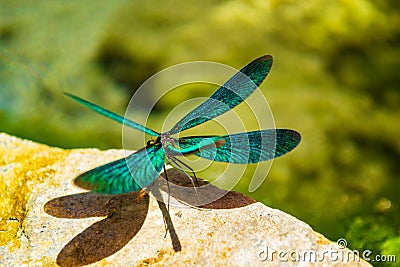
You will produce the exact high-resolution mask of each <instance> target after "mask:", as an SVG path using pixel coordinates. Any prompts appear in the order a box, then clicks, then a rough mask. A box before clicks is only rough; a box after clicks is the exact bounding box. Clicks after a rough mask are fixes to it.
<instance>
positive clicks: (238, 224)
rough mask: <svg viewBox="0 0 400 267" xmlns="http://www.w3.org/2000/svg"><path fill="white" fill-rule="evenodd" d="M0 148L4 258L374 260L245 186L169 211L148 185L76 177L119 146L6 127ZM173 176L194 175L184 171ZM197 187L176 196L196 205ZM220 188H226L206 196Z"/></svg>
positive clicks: (247, 262)
mask: <svg viewBox="0 0 400 267" xmlns="http://www.w3.org/2000/svg"><path fill="white" fill-rule="evenodd" d="M0 153H1V154H0V175H1V176H0V178H1V180H0V184H1V190H2V191H1V197H2V200H4V202H3V201H2V203H1V205H2V206H1V216H2V221H1V227H2V228H1V232H0V233H1V237H2V242H3V244H2V246H0V266H56V263H58V264H59V265H61V266H82V265H87V264H91V266H142V265H153V266H165V265H167V266H276V265H279V266H293V265H301V266H321V265H323V266H342V265H348V266H370V265H369V264H368V263H367V262H365V261H363V260H358V258H356V261H353V254H352V253H350V251H349V250H347V249H342V248H339V247H338V245H337V244H336V243H334V242H331V241H329V240H327V239H326V238H325V237H323V236H322V235H321V234H319V233H316V232H314V231H313V230H312V229H311V227H310V226H308V225H307V224H305V223H304V222H301V221H299V220H297V219H296V218H294V217H292V216H290V215H288V214H285V213H284V212H282V211H279V210H276V209H271V208H269V207H267V206H265V205H263V204H261V203H256V202H254V201H253V200H252V199H250V198H248V197H246V196H244V195H241V194H239V193H228V194H227V195H225V196H224V197H222V198H221V199H219V200H217V201H215V202H212V203H209V204H208V205H205V206H204V207H202V208H201V209H200V208H193V207H189V206H187V205H182V204H179V202H176V201H175V199H174V198H172V200H171V205H170V209H169V213H168V212H167V207H166V205H165V204H164V203H163V202H157V200H156V199H155V198H154V197H152V196H149V195H148V194H146V193H145V192H144V191H140V192H136V193H131V194H125V195H114V196H110V195H98V194H93V193H88V192H85V191H84V190H81V189H80V188H78V187H76V186H74V185H73V183H72V180H73V178H75V177H76V176H77V175H78V174H79V173H81V172H83V171H86V170H89V169H91V168H93V167H96V166H98V165H100V164H104V163H106V162H110V161H112V160H115V159H118V158H121V157H122V156H124V152H123V151H120V150H109V151H104V152H101V151H98V150H96V149H82V150H62V149H57V148H50V147H47V146H44V145H39V144H36V143H34V142H29V141H25V140H21V139H18V138H15V137H11V136H8V135H6V134H0ZM168 174H169V178H170V180H171V181H173V182H174V183H178V184H179V183H180V184H182V185H183V184H185V183H187V181H184V180H185V179H187V178H186V177H185V176H184V175H182V174H180V173H179V172H176V171H174V170H168ZM163 181H164V180H162V179H160V180H159V181H158V182H159V183H162V182H163ZM201 184H203V183H201ZM165 188H166V187H165V184H162V187H161V189H162V190H165ZM189 190H191V191H190V192H194V190H193V189H192V188H189ZM198 191H199V192H198V193H197V195H196V194H194V193H185V194H180V192H178V191H174V190H171V194H172V196H174V197H175V198H178V199H180V201H184V202H186V203H189V204H194V203H195V202H196V200H198V199H199V198H201V196H202V192H200V191H201V190H198ZM215 192H222V191H221V190H219V189H216V188H212V189H210V190H209V192H206V194H204V196H206V195H207V196H208V194H214V193H215ZM158 193H159V194H160V195H161V196H162V197H163V198H164V199H166V193H165V192H164V191H161V193H160V192H158ZM155 194H157V191H155ZM199 195H200V197H199ZM163 216H164V217H163ZM14 218H15V219H14ZM163 218H165V221H166V225H167V226H168V229H169V231H168V234H167V236H166V237H164V235H165V227H164V225H165V224H164V219H163ZM332 253H333V254H332ZM301 255H302V256H304V255H305V256H306V258H301V259H297V260H296V259H295V258H296V256H297V257H299V256H301ZM347 255H350V256H351V257H350V261H348V259H347ZM310 257H311V261H310Z"/></svg>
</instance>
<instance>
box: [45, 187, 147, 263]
mask: <svg viewBox="0 0 400 267" xmlns="http://www.w3.org/2000/svg"><path fill="white" fill-rule="evenodd" d="M148 207H149V196H148V195H147V194H146V193H144V192H143V191H140V192H134V193H130V194H124V195H99V194H94V193H82V194H75V195H69V196H64V197H60V198H56V199H52V200H50V201H49V202H47V203H46V204H45V206H44V210H45V212H46V213H48V214H50V215H52V216H55V217H58V218H71V219H77V218H88V217H98V216H107V217H106V218H105V219H103V220H101V221H99V222H96V223H94V224H92V225H91V226H90V227H89V228H87V229H85V230H84V231H83V232H81V233H80V234H78V235H77V236H75V237H74V238H73V239H72V240H71V241H70V242H68V244H66V245H65V246H64V247H63V249H62V250H61V251H60V253H59V254H58V256H57V264H58V265H60V266H84V265H87V264H90V263H93V262H96V261H99V260H101V259H103V258H106V257H108V256H110V255H112V254H114V253H116V252H117V251H119V250H120V249H121V248H123V247H124V246H125V245H126V244H127V243H128V242H129V241H130V240H131V239H132V238H133V237H134V236H135V235H136V234H137V233H138V232H139V230H140V228H141V227H142V225H143V223H144V221H145V219H146V216H147V212H148Z"/></svg>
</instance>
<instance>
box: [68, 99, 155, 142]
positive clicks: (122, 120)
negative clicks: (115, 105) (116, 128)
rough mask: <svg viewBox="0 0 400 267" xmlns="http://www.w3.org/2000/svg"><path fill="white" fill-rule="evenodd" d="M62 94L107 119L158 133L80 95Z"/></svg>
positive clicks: (151, 133)
mask: <svg viewBox="0 0 400 267" xmlns="http://www.w3.org/2000/svg"><path fill="white" fill-rule="evenodd" d="M64 94H65V95H66V96H68V97H70V98H72V99H73V100H75V101H76V102H78V103H80V104H82V105H84V106H85V107H88V108H90V109H91V110H94V111H96V112H97V113H100V114H101V115H103V116H105V117H107V118H109V119H112V120H114V121H117V122H119V123H122V124H124V125H126V126H128V127H131V128H133V129H136V130H139V131H142V132H144V133H146V134H149V135H151V136H159V135H160V134H159V133H157V132H155V131H153V130H151V129H149V128H147V127H145V126H143V125H141V124H139V123H136V122H134V121H131V120H129V119H127V118H125V117H122V116H120V115H118V114H116V113H114V112H111V111H109V110H107V109H105V108H102V107H100V106H98V105H96V104H93V103H91V102H89V101H87V100H84V99H82V98H80V97H77V96H75V95H73V94H70V93H67V92H64Z"/></svg>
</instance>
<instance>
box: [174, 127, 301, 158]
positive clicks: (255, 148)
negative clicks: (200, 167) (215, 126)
mask: <svg viewBox="0 0 400 267" xmlns="http://www.w3.org/2000/svg"><path fill="white" fill-rule="evenodd" d="M210 138H213V137H212V136H201V137H200V136H199V137H184V138H180V139H179V147H180V148H181V149H182V150H185V149H188V148H190V147H195V146H198V144H199V143H201V142H202V140H204V139H210ZM218 140H224V142H221V141H218V142H219V143H220V144H221V145H219V146H214V147H206V148H204V149H200V150H199V151H197V152H196V153H195V155H197V156H199V157H202V158H206V159H209V160H213V161H219V162H230V163H238V164H248V163H257V162H260V161H265V160H270V159H273V158H277V157H280V156H282V155H284V154H286V153H288V152H290V151H291V150H292V149H294V148H295V147H296V146H297V145H298V144H299V143H300V140H301V136H300V134H299V133H298V132H296V131H293V130H288V129H269V130H263V131H254V132H247V133H238V134H232V135H224V136H221V137H220V139H218Z"/></svg>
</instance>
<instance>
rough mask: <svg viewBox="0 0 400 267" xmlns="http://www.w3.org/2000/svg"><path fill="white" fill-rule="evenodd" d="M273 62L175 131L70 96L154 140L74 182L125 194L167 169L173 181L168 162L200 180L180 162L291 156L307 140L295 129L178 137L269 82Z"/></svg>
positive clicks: (239, 78) (248, 73)
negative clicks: (156, 128)
mask: <svg viewBox="0 0 400 267" xmlns="http://www.w3.org/2000/svg"><path fill="white" fill-rule="evenodd" d="M272 62H273V59H272V56H270V55H264V56H261V57H259V58H257V59H255V60H254V61H252V62H250V63H249V64H248V65H246V66H245V67H243V68H242V69H241V70H240V71H238V72H237V73H235V74H234V75H233V76H232V77H231V78H230V79H229V80H228V81H227V82H225V83H224V84H223V85H222V86H221V87H219V88H218V89H217V90H216V91H215V92H214V93H213V94H212V95H211V96H210V97H209V98H208V99H207V100H205V101H204V102H203V103H201V104H200V105H198V106H197V107H196V108H194V109H193V110H192V111H190V112H189V113H188V114H187V115H186V116H184V117H183V118H182V119H181V120H179V121H178V122H177V123H176V124H175V125H174V126H173V127H172V128H171V130H169V131H167V132H163V133H158V132H156V131H154V130H152V129H149V128H147V127H145V126H143V125H141V124H139V123H136V122H134V121H132V120H130V119H128V118H126V117H124V116H120V115H118V114H116V113H114V112H111V111H109V110H107V109H105V108H102V107H100V106H98V105H96V104H93V103H91V102H89V101H87V100H84V99H82V98H80V97H77V96H75V95H73V94H71V93H68V92H65V94H66V95H67V96H68V97H70V98H72V99H73V100H75V101H77V102H78V103H80V104H82V105H84V106H86V107H88V108H90V109H92V110H93V111H95V112H97V113H99V114H101V115H103V116H105V117H108V118H110V119H112V120H114V121H117V122H119V123H121V124H123V125H125V126H128V127H130V128H133V129H136V130H139V131H142V132H144V133H145V134H148V135H150V136H151V137H152V139H151V140H149V141H148V142H147V144H146V146H145V147H143V148H141V149H139V150H137V151H136V152H134V153H132V154H130V155H128V156H126V157H123V158H121V159H118V160H115V161H112V162H110V163H107V164H104V165H101V166H99V167H96V168H94V169H91V170H89V171H87V172H84V173H82V174H80V175H79V176H77V177H76V178H75V179H74V183H75V184H76V185H77V186H79V187H81V188H84V189H87V190H90V191H93V192H96V193H104V194H125V193H129V192H135V191H139V190H141V189H144V188H145V187H147V186H149V185H150V184H152V183H153V182H154V181H155V180H156V179H157V177H158V176H159V175H160V173H161V171H162V170H164V173H165V177H166V179H168V178H167V176H166V167H165V164H166V159H167V160H168V161H169V163H172V164H173V165H175V166H174V167H178V169H180V170H181V171H184V167H187V168H188V169H190V170H191V171H192V173H193V175H194V177H195V172H194V171H193V169H191V168H190V166H188V165H187V164H186V163H184V162H183V161H182V160H180V159H179V157H180V156H186V155H196V156H198V157H201V158H205V159H207V160H211V161H216V162H225V163H232V164H255V163H258V162H261V161H267V160H271V159H274V158H277V157H280V156H282V155H284V154H286V153H288V152H290V151H291V150H293V149H294V148H295V147H296V146H297V145H298V144H299V143H300V140H301V135H300V134H299V133H298V132H297V131H295V130H290V129H266V130H257V131H251V132H243V133H235V134H228V135H220V136H217V135H210V136H187V137H182V138H175V137H173V136H174V135H176V134H179V133H180V132H182V131H185V130H187V129H190V128H193V127H195V126H198V125H200V124H202V123H205V122H207V121H209V120H212V119H214V118H216V117H217V116H220V115H222V114H224V113H225V112H227V111H229V110H231V109H233V108H234V107H236V106H237V105H239V104H240V103H242V102H243V101H244V100H245V99H246V98H247V97H248V96H249V95H251V94H252V93H253V92H254V91H255V90H256V89H257V88H258V86H260V84H261V83H262V82H263V81H264V79H265V78H266V76H267V75H268V73H269V72H270V70H271V67H272ZM189 177H190V176H189Z"/></svg>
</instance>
